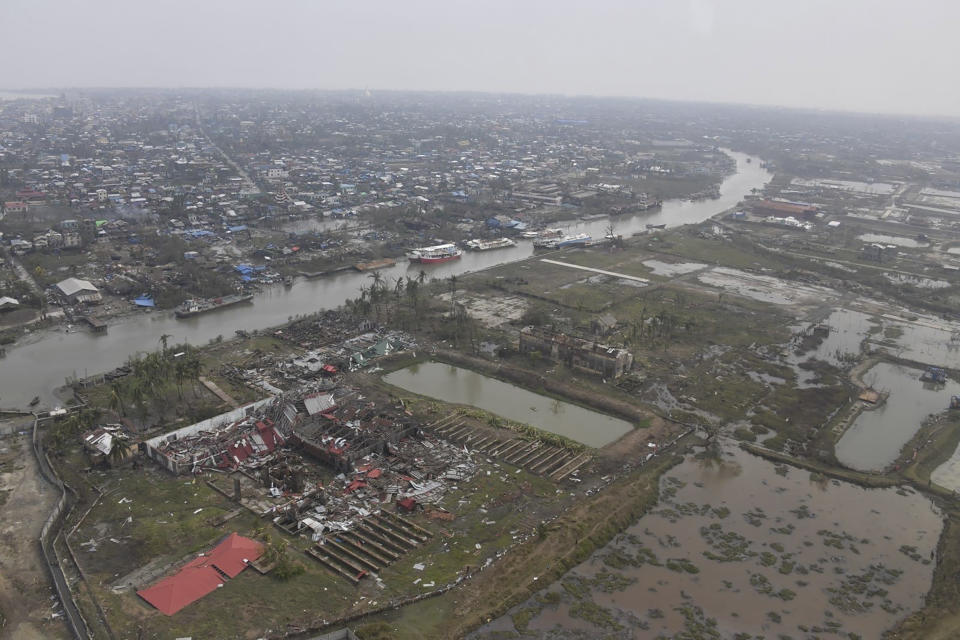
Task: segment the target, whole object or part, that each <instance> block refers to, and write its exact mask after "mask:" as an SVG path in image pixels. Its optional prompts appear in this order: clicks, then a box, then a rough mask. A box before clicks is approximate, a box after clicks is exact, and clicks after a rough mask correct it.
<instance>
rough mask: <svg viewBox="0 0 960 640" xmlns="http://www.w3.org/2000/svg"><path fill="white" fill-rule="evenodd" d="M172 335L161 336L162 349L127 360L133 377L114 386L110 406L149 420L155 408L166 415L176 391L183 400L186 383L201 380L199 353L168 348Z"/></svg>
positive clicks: (188, 349)
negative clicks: (151, 410)
mask: <svg viewBox="0 0 960 640" xmlns="http://www.w3.org/2000/svg"><path fill="white" fill-rule="evenodd" d="M170 337H171V336H170V335H168V334H163V335H162V336H160V345H161V348H160V350H159V351H153V352H150V353H148V354H146V355H143V356H132V357H131V358H130V359H129V360H127V367H129V369H130V375H128V376H126V377H124V378H120V379H117V380H114V381H113V382H111V383H110V395H109V401H108V406H109V407H110V409H112V410H113V411H115V412H117V413H119V414H120V415H122V416H126V415H127V410H128V409H130V408H135V409H136V411H137V413H138V415H139V417H140V419H141V420H145V419H146V417H147V415H148V414H149V412H150V407H151V405H152V406H153V407H154V408H155V409H157V410H160V411H162V409H163V408H165V405H166V402H167V397H168V395H169V393H170V391H172V389H173V388H176V390H177V397H178V398H179V399H183V386H184V383H186V382H187V381H190V380H196V379H197V378H199V377H200V373H201V371H202V368H203V367H202V365H201V362H200V356H199V353H198V352H197V350H196V349H194V348H193V347H190V346H189V345H180V346H177V347H175V348H173V349H170V348H168V341H169V339H170Z"/></svg>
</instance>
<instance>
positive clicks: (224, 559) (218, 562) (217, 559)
mask: <svg viewBox="0 0 960 640" xmlns="http://www.w3.org/2000/svg"><path fill="white" fill-rule="evenodd" d="M262 555H263V545H262V544H260V543H259V542H257V541H256V540H251V539H250V538H244V537H243V536H241V535H237V534H236V533H231V534H230V535H229V536H227V537H226V539H225V540H224V541H223V542H221V543H220V544H218V545H217V546H216V547H215V548H214V549H213V551H211V552H210V555H209V556H208V557H207V559H208V560H209V563H210V564H211V565H213V566H215V567H216V568H217V569H220V571H223V572H224V573H225V574H227V575H228V576H230V577H231V578H236V577H237V575H239V574H240V572H241V571H243V570H244V568H246V566H247V562H253V561H254V560H256V559H257V558H259V557H260V556H262Z"/></svg>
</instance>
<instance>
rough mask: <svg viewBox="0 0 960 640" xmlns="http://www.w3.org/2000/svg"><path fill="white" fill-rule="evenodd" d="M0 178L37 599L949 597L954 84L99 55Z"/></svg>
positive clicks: (935, 615)
mask: <svg viewBox="0 0 960 640" xmlns="http://www.w3.org/2000/svg"><path fill="white" fill-rule="evenodd" d="M0 203H2V210H0V234H2V235H0V245H2V259H3V262H2V264H0V354H2V355H0V411H2V414H3V415H2V420H0V434H3V436H2V437H0V504H3V505H4V509H5V513H9V514H10V518H9V519H8V521H10V522H14V521H16V522H23V523H26V526H24V527H8V528H4V529H3V533H4V534H5V535H6V536H7V537H8V544H7V545H6V546H5V547H4V548H2V549H0V569H5V570H0V622H3V624H6V625H9V626H10V627H11V628H20V629H31V630H33V631H35V632H36V634H38V637H50V638H67V637H94V638H101V637H102V638H128V637H140V638H180V637H194V638H207V637H210V638H215V637H223V638H227V637H230V638H316V637H319V638H362V639H363V640H371V639H374V640H375V639H378V638H439V637H449V638H460V637H470V638H475V639H484V640H493V639H497V638H548V637H570V638H588V637H613V638H620V637H624V638H625V637H664V638H667V637H678V638H680V637H682V638H726V637H735V638H744V639H746V638H756V637H768V638H773V637H796V638H799V637H802V638H820V637H834V636H835V637H850V638H874V637H877V638H879V637H881V636H883V634H888V637H896V638H933V637H944V638H946V637H950V636H949V635H948V634H949V633H950V626H949V625H951V624H952V622H951V620H953V619H954V618H955V617H956V616H957V615H958V613H960V610H958V609H957V606H958V605H957V602H958V599H957V596H958V595H960V593H958V586H957V581H956V575H957V573H958V572H960V555H958V552H957V548H958V547H957V542H958V540H957V538H958V536H960V533H958V532H960V502H958V498H957V495H958V494H957V492H958V491H960V451H958V444H960V411H958V409H960V279H958V272H960V127H957V125H956V124H955V123H953V122H951V121H947V120H936V119H911V118H895V117H889V118H886V117H883V118H881V117H867V116H857V115H853V114H833V113H826V112H805V111H790V110H773V109H770V110H765V109H752V108H750V109H748V108H745V107H736V106H726V105H694V104H678V103H667V102H656V101H642V100H626V99H624V100H614V99H599V98H596V99H594V98H564V97H530V96H518V95H511V96H501V95H488V94H444V95H434V94H419V93H378V92H369V91H353V92H281V91H276V92H270V91H239V90H237V91H228V90H218V91H214V90H210V91H200V90H179V91H177V90H165V91H160V90H115V91H106V90H104V91H95V90H83V91H80V90H69V91H64V92H62V93H59V94H56V95H50V96H47V97H42V98H22V99H12V100H7V101H0ZM38 362H41V363H42V364H37V363H38ZM41 369H42V370H43V373H42V375H41V373H39V372H40V371H41ZM25 488H29V492H26V489H25ZM894 514H896V515H895V516H894ZM5 519H7V518H5ZM31 527H33V528H34V529H36V531H34V530H33V529H31ZM37 538H39V540H40V542H39V543H37ZM5 575H6V576H12V575H16V576H19V577H18V578H17V579H11V578H9V577H4V576H5ZM24 599H25V600H27V601H28V602H29V603H30V604H29V605H26V606H23V605H21V606H18V605H16V603H17V602H20V601H22V600H24ZM938 634H939V635H938ZM944 634H947V635H944Z"/></svg>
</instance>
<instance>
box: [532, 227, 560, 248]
mask: <svg viewBox="0 0 960 640" xmlns="http://www.w3.org/2000/svg"><path fill="white" fill-rule="evenodd" d="M562 237H563V229H544V230H543V231H541V232H540V233H538V234H537V237H536V239H535V240H534V241H533V246H535V247H548V248H552V247H555V246H557V241H558V240H560V238H562Z"/></svg>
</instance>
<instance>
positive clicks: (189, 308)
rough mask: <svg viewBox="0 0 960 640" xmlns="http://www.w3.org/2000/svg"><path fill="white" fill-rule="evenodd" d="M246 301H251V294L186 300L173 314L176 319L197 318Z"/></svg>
mask: <svg viewBox="0 0 960 640" xmlns="http://www.w3.org/2000/svg"><path fill="white" fill-rule="evenodd" d="M248 300H253V294H251V293H247V294H239V293H236V294H233V295H229V296H223V297H222V298H212V299H208V300H187V301H186V302H184V303H183V304H182V305H180V306H179V307H177V308H176V310H175V311H174V312H173V313H174V315H175V316H177V317H178V318H192V317H193V316H198V315H200V314H201V313H206V312H207V311H214V310H215V309H222V308H223V307H229V306H230V305H234V304H237V303H239V302H247V301H248Z"/></svg>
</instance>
